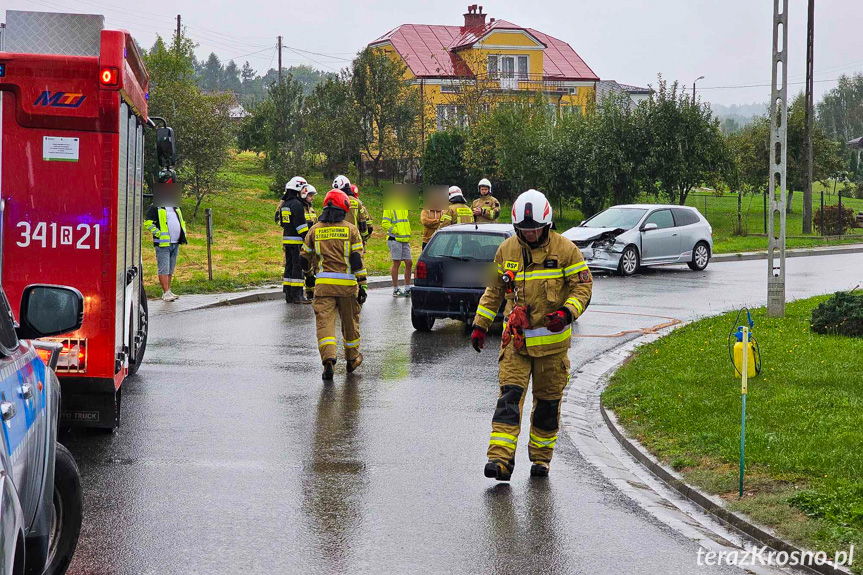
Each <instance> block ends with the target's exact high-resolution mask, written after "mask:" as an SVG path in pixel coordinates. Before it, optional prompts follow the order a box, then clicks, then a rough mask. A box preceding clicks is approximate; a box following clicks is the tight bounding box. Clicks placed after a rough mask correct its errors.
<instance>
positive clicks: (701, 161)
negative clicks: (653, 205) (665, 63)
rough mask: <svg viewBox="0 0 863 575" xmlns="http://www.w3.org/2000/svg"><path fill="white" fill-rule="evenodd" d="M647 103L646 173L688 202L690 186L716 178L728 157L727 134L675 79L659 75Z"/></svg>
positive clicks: (676, 198) (675, 197)
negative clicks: (669, 80) (723, 132)
mask: <svg viewBox="0 0 863 575" xmlns="http://www.w3.org/2000/svg"><path fill="white" fill-rule="evenodd" d="M640 105H643V106H645V110H644V113H645V114H646V121H647V127H648V129H647V131H646V134H647V136H648V137H647V139H646V142H645V143H646V145H647V149H648V150H649V156H648V162H647V173H648V174H649V178H650V180H652V181H655V182H657V184H658V186H659V190H660V192H661V193H662V194H663V195H665V196H666V197H667V198H668V199H669V200H670V201H672V202H679V203H680V205H684V204H685V203H686V198H687V197H688V196H689V192H691V191H692V189H693V188H694V187H695V186H697V185H699V184H702V183H714V182H716V181H717V180H719V174H720V173H721V172H722V171H723V170H724V166H725V165H726V163H727V162H728V161H729V155H728V151H727V149H726V147H725V140H724V139H723V138H722V133H721V132H720V131H719V121H718V120H716V119H714V118H713V116H712V113H711V111H710V107H709V106H706V105H702V104H701V103H700V102H693V101H692V98H691V97H690V96H688V95H687V94H686V92H685V91H684V90H682V89H680V87H679V85H678V83H677V82H674V83H673V84H671V85H669V84H668V82H666V81H665V80H663V79H662V76H661V75H660V76H659V79H658V82H657V87H656V88H655V89H654V90H652V91H651V94H650V97H649V98H648V100H646V101H645V102H642V103H641V104H640Z"/></svg>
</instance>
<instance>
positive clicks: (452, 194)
mask: <svg viewBox="0 0 863 575" xmlns="http://www.w3.org/2000/svg"><path fill="white" fill-rule="evenodd" d="M471 222H473V209H471V208H469V207H467V200H465V199H464V194H462V192H461V188H460V187H458V186H450V187H449V207H448V208H447V210H446V211H445V212H444V213H443V215H441V217H440V227H441V228H445V227H447V226H448V225H450V224H469V223H471ZM438 229H440V228H438Z"/></svg>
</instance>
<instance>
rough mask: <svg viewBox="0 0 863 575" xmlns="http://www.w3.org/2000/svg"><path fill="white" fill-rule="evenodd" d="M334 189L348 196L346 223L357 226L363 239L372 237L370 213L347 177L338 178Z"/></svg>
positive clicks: (334, 183) (334, 182)
mask: <svg viewBox="0 0 863 575" xmlns="http://www.w3.org/2000/svg"><path fill="white" fill-rule="evenodd" d="M333 189H334V190H341V191H343V192H344V193H345V194H346V195H347V196H348V203H349V208H350V209H348V215H347V216H345V221H346V222H348V223H351V224H353V225H355V226H356V227H357V229H358V230H359V231H360V236H361V237H365V238H368V237H369V236H371V235H372V226H371V224H370V223H369V212H368V210H367V209H366V207H365V206H364V205H363V203H362V202H361V201H360V199H359V198H358V197H357V193H356V191H355V190H354V187H353V186H352V185H351V181H350V180H349V179H348V178H347V176H336V179H335V180H333ZM363 244H364V245H365V240H363Z"/></svg>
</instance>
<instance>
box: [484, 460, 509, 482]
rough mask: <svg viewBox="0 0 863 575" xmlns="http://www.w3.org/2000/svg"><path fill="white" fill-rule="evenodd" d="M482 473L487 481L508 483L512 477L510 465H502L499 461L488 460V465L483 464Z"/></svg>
mask: <svg viewBox="0 0 863 575" xmlns="http://www.w3.org/2000/svg"><path fill="white" fill-rule="evenodd" d="M484 473H485V476H486V477H488V478H489V479H496V480H497V481H509V480H510V478H511V477H512V465H511V464H507V463H504V462H503V461H500V460H499V459H490V460H489V461H488V463H486V464H485V470H484Z"/></svg>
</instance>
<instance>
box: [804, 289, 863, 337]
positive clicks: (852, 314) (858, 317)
mask: <svg viewBox="0 0 863 575" xmlns="http://www.w3.org/2000/svg"><path fill="white" fill-rule="evenodd" d="M810 325H811V326H812V331H814V332H815V333H821V334H833V335H846V336H849V337H863V293H861V294H855V293H854V292H853V291H851V292H842V291H840V292H836V293H835V294H834V295H833V297H831V298H830V299H828V300H827V301H825V302H823V303H821V304H820V305H819V306H818V307H816V308H815V309H814V310H812V319H811V320H810Z"/></svg>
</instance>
